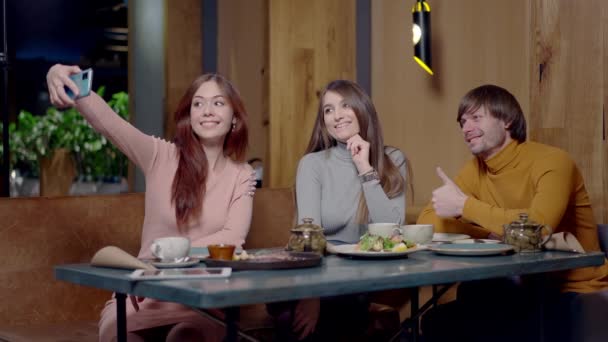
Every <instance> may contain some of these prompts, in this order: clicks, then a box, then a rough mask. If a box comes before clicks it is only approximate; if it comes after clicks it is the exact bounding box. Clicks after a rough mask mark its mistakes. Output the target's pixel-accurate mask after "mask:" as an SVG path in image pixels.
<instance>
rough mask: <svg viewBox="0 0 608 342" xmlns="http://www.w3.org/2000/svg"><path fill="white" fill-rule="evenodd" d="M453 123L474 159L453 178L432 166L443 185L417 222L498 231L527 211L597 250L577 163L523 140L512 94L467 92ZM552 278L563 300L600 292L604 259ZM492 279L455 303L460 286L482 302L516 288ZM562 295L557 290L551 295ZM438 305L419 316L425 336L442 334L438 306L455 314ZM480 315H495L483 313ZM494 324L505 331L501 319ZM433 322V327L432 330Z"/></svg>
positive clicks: (476, 232)
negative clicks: (428, 312) (432, 311)
mask: <svg viewBox="0 0 608 342" xmlns="http://www.w3.org/2000/svg"><path fill="white" fill-rule="evenodd" d="M457 121H458V123H459V124H460V127H461V129H462V133H463V135H464V140H465V143H466V144H467V146H468V147H469V149H470V150H471V153H472V154H473V155H474V156H475V158H473V159H471V160H470V161H468V162H467V163H466V164H465V165H464V167H463V168H462V169H461V170H460V172H459V173H458V175H457V176H456V178H455V179H454V181H452V180H451V179H450V178H449V177H448V176H446V175H445V174H444V173H443V171H442V170H441V169H440V168H437V174H438V176H439V177H440V178H441V179H442V181H443V185H442V186H441V187H439V188H437V189H436V190H435V191H433V196H432V200H431V203H430V204H429V205H428V206H427V207H426V208H424V210H423V211H422V212H421V214H420V216H419V217H418V223H432V224H434V225H435V230H436V231H438V232H450V233H466V234H469V235H472V236H474V237H482V238H485V237H488V236H490V237H497V236H500V235H502V233H503V228H502V226H503V224H507V223H510V222H512V221H516V220H518V217H519V214H520V213H527V214H528V215H529V217H530V219H531V220H533V221H536V222H538V223H542V224H546V225H549V226H550V227H554V230H555V232H570V233H572V234H573V235H574V236H575V237H576V238H577V239H578V241H579V242H580V243H581V245H582V246H583V248H584V249H585V251H599V250H600V248H599V241H598V235H597V234H598V233H597V226H596V224H595V221H594V219H593V212H592V210H591V202H590V200H589V196H588V194H587V191H586V189H585V184H584V181H583V178H582V176H581V173H580V171H579V169H578V168H577V166H576V165H575V163H574V162H573V161H572V159H571V158H570V157H569V156H568V154H567V153H566V152H565V151H563V150H560V149H558V148H555V147H552V146H548V145H544V144H540V143H536V142H531V141H526V121H525V118H524V115H523V112H522V110H521V107H520V105H519V103H518V102H517V100H516V99H515V97H514V96H513V95H512V94H511V93H509V92H508V91H507V90H505V89H503V88H500V87H498V86H494V85H484V86H481V87H478V88H475V89H473V90H471V91H469V92H468V93H467V94H466V95H465V96H464V97H463V99H462V100H461V102H460V105H459V108H458V117H457ZM551 279H552V280H551V281H550V284H551V285H553V286H555V287H556V288H557V289H559V290H560V291H561V292H563V293H566V295H565V297H568V298H572V297H574V296H575V295H576V293H586V292H594V291H598V290H605V289H608V264H607V263H604V265H602V266H597V267H586V268H581V269H575V270H571V271H566V272H559V273H555V274H553V275H552V278H551ZM498 283H500V284H499V285H498ZM498 283H497V282H496V281H491V282H485V283H484V282H480V283H478V284H475V285H473V286H471V288H473V287H474V288H475V289H474V290H471V289H468V290H467V289H464V290H462V288H461V289H459V297H458V298H459V299H458V300H457V301H456V302H459V301H461V292H464V293H467V294H470V295H475V294H479V296H477V297H479V298H480V299H479V302H482V301H484V300H485V301H487V300H488V298H483V297H484V296H487V295H491V296H492V297H496V296H501V295H502V293H500V291H502V290H505V288H504V286H507V287H509V288H510V289H511V290H514V291H519V290H518V289H517V290H516V287H517V285H516V284H513V286H512V288H511V285H505V283H504V282H498ZM492 286H500V289H498V288H496V289H494V288H492ZM461 290H462V291H461ZM482 292H483V294H482ZM562 297H564V296H556V297H555V298H556V301H559V300H561V299H563V298H562ZM461 302H462V301H461ZM450 304H451V303H450ZM450 304H447V305H450ZM464 306H465V305H461V308H464ZM468 306H469V307H473V306H474V305H468ZM439 309H440V310H437V312H434V313H432V314H430V315H429V317H428V319H426V322H424V321H423V328H425V326H426V329H425V330H427V331H425V334H426V335H427V336H429V337H430V338H431V339H432V340H435V339H436V340H440V339H442V338H445V336H443V337H440V336H439V335H438V336H436V338H433V335H435V333H434V330H435V329H442V328H441V326H440V325H439V322H437V321H436V319H438V318H439V317H438V316H441V315H440V311H442V310H444V311H446V312H444V313H445V314H447V315H448V316H452V318H451V319H452V321H454V320H457V319H456V317H457V316H458V315H459V312H458V308H457V306H456V305H454V304H453V305H452V307H451V308H449V309H448V308H443V309H442V308H439ZM479 309H481V307H480V308H479ZM447 310H449V313H448V312H447ZM503 311H504V310H503ZM473 314H474V313H473ZM480 314H481V315H485V318H487V319H488V320H493V319H495V317H493V316H492V315H491V314H489V313H487V312H486V313H480ZM465 315H466V314H465ZM481 315H480V316H481ZM461 317H462V316H461ZM431 318H432V319H431ZM448 319H450V318H448ZM431 321H432V322H431ZM425 323H426V324H425ZM433 323H436V324H433ZM471 323H473V322H471ZM497 323H498V325H499V326H502V327H503V329H504V322H503V323H500V322H497ZM432 325H439V326H436V327H435V329H434V328H433V327H432ZM447 330H449V329H447ZM443 331H446V330H443ZM503 333H504V330H503ZM450 335H451V336H450V339H453V338H454V337H455V336H454V335H453V331H450ZM467 337H469V336H467ZM485 337H487V336H485Z"/></svg>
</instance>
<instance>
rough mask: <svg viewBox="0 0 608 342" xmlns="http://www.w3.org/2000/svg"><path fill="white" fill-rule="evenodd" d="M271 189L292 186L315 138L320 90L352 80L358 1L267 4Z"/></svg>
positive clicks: (276, 0)
mask: <svg viewBox="0 0 608 342" xmlns="http://www.w3.org/2000/svg"><path fill="white" fill-rule="evenodd" d="M268 18H269V28H268V32H269V62H268V65H269V106H270V116H269V119H270V132H269V133H270V136H269V146H270V150H269V157H270V170H269V178H268V180H269V182H268V183H269V186H271V187H288V186H292V185H293V184H294V180H295V170H296V167H297V164H298V161H299V159H300V158H301V157H302V154H303V152H304V150H305V148H306V145H307V143H308V140H309V138H310V135H311V131H312V125H313V122H314V119H315V115H316V111H317V105H318V102H317V92H318V91H320V90H321V89H322V87H323V86H325V84H327V83H328V82H329V81H331V80H334V79H337V78H347V79H351V80H354V79H355V77H356V73H355V54H356V51H355V2H354V1H350V0H332V1H325V0H310V1H284V0H269V6H268Z"/></svg>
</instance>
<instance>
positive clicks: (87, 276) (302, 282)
mask: <svg viewBox="0 0 608 342" xmlns="http://www.w3.org/2000/svg"><path fill="white" fill-rule="evenodd" d="M604 257H605V256H604V254H603V253H602V252H591V253H586V254H576V253H568V252H557V251H545V252H540V253H529V254H510V255H499V256H484V257H478V256H477V257H470V256H469V257H463V256H442V255H436V254H434V253H433V252H431V251H420V252H416V253H412V254H409V257H408V258H403V259H365V260H362V259H349V258H342V257H338V256H333V255H331V256H328V257H326V258H324V260H323V263H322V265H321V266H320V267H314V268H307V269H293V270H274V271H273V270H270V271H239V272H233V274H232V276H231V277H230V278H226V279H202V280H171V281H169V280H167V281H140V282H134V281H131V280H130V279H129V278H128V277H127V274H128V273H130V271H128V270H120V269H111V268H99V267H93V266H90V265H89V264H72V265H60V266H56V267H55V277H56V279H58V280H63V281H67V282H71V283H75V284H80V285H85V286H91V287H96V288H101V289H105V290H110V291H113V292H115V293H116V300H117V310H118V315H117V319H118V322H117V329H118V341H126V317H125V305H126V303H125V298H126V295H127V294H132V295H136V296H142V297H150V298H155V299H159V300H164V301H171V302H177V303H181V304H184V305H188V306H190V307H194V308H202V309H209V308H224V309H225V310H226V314H227V317H226V320H227V335H226V339H227V340H229V341H233V340H236V336H237V335H236V331H237V330H236V323H235V320H237V319H238V306H241V305H246V304H254V303H268V302H276V301H286V300H296V299H302V298H311V297H325V296H335V295H343V294H352V293H361V292H374V291H380V290H388V289H399V288H412V289H414V290H415V293H416V294H417V288H418V287H419V286H427V285H437V284H450V283H456V282H462V281H471V280H481V279H490V278H499V277H510V276H518V275H525V274H535V273H545V272H552V271H561V270H567V269H573V268H580V267H587V266H598V265H601V264H603V263H604ZM414 297H415V298H414V299H413V300H412V306H414V305H415V306H416V308H415V309H418V308H417V306H418V304H417V302H418V300H417V296H414Z"/></svg>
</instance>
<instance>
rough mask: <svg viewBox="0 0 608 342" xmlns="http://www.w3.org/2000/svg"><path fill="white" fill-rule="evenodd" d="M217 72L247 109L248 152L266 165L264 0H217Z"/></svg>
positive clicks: (266, 74) (249, 155)
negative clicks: (232, 87) (235, 92)
mask: <svg viewBox="0 0 608 342" xmlns="http://www.w3.org/2000/svg"><path fill="white" fill-rule="evenodd" d="M217 5H218V15H217V16H218V39H217V42H218V51H217V54H218V56H217V68H218V72H220V73H221V74H223V75H225V76H226V77H227V78H228V79H229V80H230V81H232V83H233V84H234V85H235V86H236V87H237V88H238V89H239V91H240V93H241V97H242V98H243V101H244V102H245V107H246V108H247V112H248V113H249V153H248V154H247V158H248V159H250V158H260V159H261V160H262V161H264V166H265V169H268V158H267V150H268V126H269V121H268V101H267V98H268V72H267V71H268V67H267V66H268V64H267V63H268V31H267V29H268V1H267V0H221V1H218V4H217Z"/></svg>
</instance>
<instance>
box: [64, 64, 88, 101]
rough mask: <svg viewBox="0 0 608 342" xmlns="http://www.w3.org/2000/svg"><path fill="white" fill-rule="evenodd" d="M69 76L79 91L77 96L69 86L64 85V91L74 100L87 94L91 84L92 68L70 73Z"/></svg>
mask: <svg viewBox="0 0 608 342" xmlns="http://www.w3.org/2000/svg"><path fill="white" fill-rule="evenodd" d="M70 78H71V79H72V81H74V83H76V86H77V87H78V93H79V94H78V96H74V92H73V91H72V90H71V89H70V88H68V87H65V93H66V94H68V96H69V97H70V98H72V99H74V100H76V99H79V98H81V97H85V96H88V95H89V94H90V93H91V86H92V84H93V69H91V68H89V69H86V70H83V71H81V72H79V73H77V74H72V75H70Z"/></svg>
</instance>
